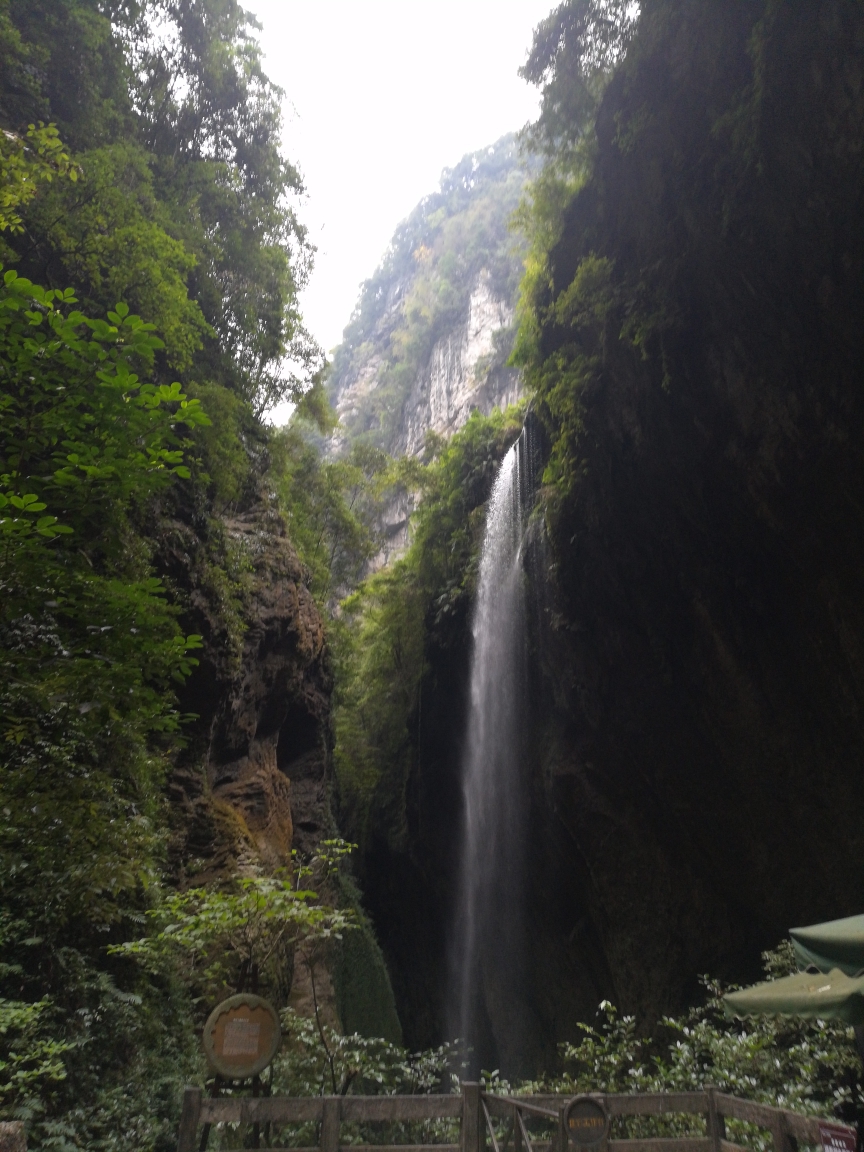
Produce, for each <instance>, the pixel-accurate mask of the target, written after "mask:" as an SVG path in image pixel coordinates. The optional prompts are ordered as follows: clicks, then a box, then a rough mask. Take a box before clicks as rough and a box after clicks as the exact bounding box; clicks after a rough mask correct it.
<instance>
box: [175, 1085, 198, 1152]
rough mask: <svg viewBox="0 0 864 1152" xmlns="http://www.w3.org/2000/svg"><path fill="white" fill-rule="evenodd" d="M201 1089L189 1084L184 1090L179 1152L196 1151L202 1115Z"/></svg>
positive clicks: (178, 1139)
mask: <svg viewBox="0 0 864 1152" xmlns="http://www.w3.org/2000/svg"><path fill="white" fill-rule="evenodd" d="M201 1095H202V1093H201V1089H200V1088H195V1087H192V1086H189V1087H187V1088H186V1089H185V1091H184V1092H183V1111H182V1112H181V1113H180V1133H179V1135H178V1137H177V1152H194V1148H195V1130H196V1128H197V1127H198V1118H199V1116H200V1115H201Z"/></svg>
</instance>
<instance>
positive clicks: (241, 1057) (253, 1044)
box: [203, 992, 282, 1080]
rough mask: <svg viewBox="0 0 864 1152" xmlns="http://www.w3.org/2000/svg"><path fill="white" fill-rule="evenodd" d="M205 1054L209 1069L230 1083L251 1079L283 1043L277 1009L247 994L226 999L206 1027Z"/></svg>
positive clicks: (208, 1018)
mask: <svg viewBox="0 0 864 1152" xmlns="http://www.w3.org/2000/svg"><path fill="white" fill-rule="evenodd" d="M203 1040H204V1051H205V1052H206V1053H207V1059H208V1061H209V1063H210V1066H211V1067H212V1068H213V1069H214V1070H215V1071H216V1072H218V1073H219V1075H220V1076H224V1077H225V1078H226V1079H228V1080H249V1079H251V1078H252V1077H253V1076H257V1075H258V1074H259V1073H261V1072H263V1071H264V1069H265V1068H266V1067H267V1065H268V1064H269V1063H270V1061H271V1060H272V1059H273V1057H274V1056H275V1055H276V1053H277V1052H278V1051H279V1045H280V1044H281V1043H282V1030H281V1028H280V1027H279V1017H278V1016H277V1014H276V1009H275V1008H274V1007H273V1005H272V1004H270V1003H269V1002H268V1001H267V1000H264V999H262V997H261V996H251V995H247V994H246V993H245V992H244V993H240V994H239V995H237V996H231V997H229V999H227V1000H223V1001H222V1003H221V1004H219V1005H218V1006H217V1007H216V1008H214V1009H213V1011H212V1012H211V1013H210V1015H209V1016H208V1017H207V1023H206V1024H205V1025H204V1036H203Z"/></svg>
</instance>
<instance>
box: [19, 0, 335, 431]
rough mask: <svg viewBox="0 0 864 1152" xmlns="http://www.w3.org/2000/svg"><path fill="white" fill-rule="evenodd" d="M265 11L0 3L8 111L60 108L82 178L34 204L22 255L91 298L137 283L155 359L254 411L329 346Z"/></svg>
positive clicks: (173, 2)
mask: <svg viewBox="0 0 864 1152" xmlns="http://www.w3.org/2000/svg"><path fill="white" fill-rule="evenodd" d="M257 27H258V26H257V24H256V23H255V21H254V19H253V18H252V17H251V16H249V15H248V14H247V13H246V12H244V11H243V9H242V8H241V7H240V6H239V4H238V3H237V2H236V0H228V2H225V0H148V2H147V3H144V4H134V5H128V6H127V5H111V6H109V8H107V9H102V8H100V7H99V6H97V5H95V4H92V3H90V0H70V2H69V3H64V4H62V5H57V4H55V3H54V2H53V0H34V2H33V3H22V2H21V0H2V4H0V51H2V52H3V53H4V54H5V57H4V69H3V70H0V77H2V79H0V126H2V127H6V128H8V129H10V130H12V131H13V133H18V134H19V135H20V133H21V132H23V131H24V130H25V128H26V124H27V123H28V122H37V121H38V120H40V119H41V120H43V121H45V120H49V119H51V120H53V121H54V122H55V123H56V125H57V127H58V129H59V131H60V134H61V136H62V137H63V139H64V140H65V141H68V142H69V145H70V157H71V160H70V161H69V163H71V164H72V165H73V166H74V167H73V169H71V171H74V172H75V173H78V172H79V171H80V177H81V178H80V180H79V182H78V184H77V185H74V186H73V185H72V184H70V183H69V182H68V181H60V182H57V181H55V182H54V183H53V184H52V185H51V186H50V188H49V189H48V191H47V194H44V193H43V194H42V195H40V196H37V197H36V198H35V199H34V200H33V201H32V203H31V204H30V205H29V206H26V207H25V206H24V205H23V204H22V210H21V213H19V214H20V215H21V219H22V227H23V232H22V233H21V234H20V236H13V237H11V238H10V246H11V248H12V249H13V250H14V254H15V257H16V258H17V259H18V260H19V262H20V270H21V271H22V272H23V273H24V274H26V275H27V276H28V277H29V278H31V279H33V280H39V281H46V280H47V281H49V282H51V280H52V279H53V278H54V277H59V278H60V279H62V280H63V281H64V282H66V283H69V282H72V283H75V284H76V285H77V286H78V290H79V295H80V296H81V299H82V301H83V302H84V304H85V307H86V308H87V309H88V310H90V311H93V312H101V311H103V310H105V309H107V308H109V307H111V306H112V305H113V303H114V301H115V300H117V299H120V298H122V299H125V300H127V301H128V302H129V304H130V305H131V306H132V307H133V308H134V309H136V310H139V311H141V312H142V313H144V314H146V315H148V316H149V317H150V319H151V320H152V321H153V322H154V323H155V324H156V325H157V328H158V330H159V331H160V333H161V334H162V336H163V337H164V338H165V340H166V344H167V348H166V351H165V357H164V359H165V361H166V364H165V365H162V363H161V362H160V368H162V367H166V368H167V371H168V372H170V373H177V372H185V374H186V378H188V379H194V378H198V379H202V378H203V379H207V380H209V381H212V382H216V383H219V384H221V385H223V386H224V387H227V388H230V389H231V390H232V391H234V392H236V393H237V394H238V395H240V396H242V397H243V398H244V399H245V400H247V401H248V402H249V403H250V404H251V405H252V407H253V409H254V411H255V412H256V414H260V413H261V412H263V411H264V410H266V409H267V408H268V407H270V406H271V405H272V404H274V403H276V402H277V401H278V400H279V399H280V398H281V397H283V396H285V395H289V394H291V395H295V396H296V395H299V393H301V392H302V391H303V390H304V389H305V387H306V386H307V384H308V382H309V379H310V377H311V376H312V374H313V373H314V371H315V369H316V368H317V367H318V366H319V365H320V362H321V353H320V350H319V349H318V348H317V346H316V345H315V343H314V341H313V340H312V339H311V338H310V337H309V335H308V333H307V332H306V330H305V329H304V327H303V324H302V320H301V317H300V315H299V311H298V306H297V294H298V292H299V291H300V289H301V288H302V286H303V284H304V283H305V281H306V279H307V277H308V274H309V271H310V268H311V258H312V248H311V246H310V245H309V243H308V240H307V237H306V232H305V229H304V228H303V226H302V224H301V223H300V222H299V220H298V218H297V214H296V201H297V197H298V195H299V193H300V192H301V191H302V184H301V180H300V176H299V174H298V172H297V170H296V169H295V168H294V167H293V166H292V165H291V164H290V163H289V162H288V161H287V160H286V159H285V158H284V156H283V155H282V154H281V150H280V136H281V111H280V97H281V92H280V91H279V89H278V88H276V87H275V86H274V85H272V84H271V83H270V81H269V80H268V79H267V77H266V76H265V75H264V73H263V71H262V68H261V52H260V47H259V45H258V42H257V40H256V38H255V30H256V28H257ZM6 65H8V66H6Z"/></svg>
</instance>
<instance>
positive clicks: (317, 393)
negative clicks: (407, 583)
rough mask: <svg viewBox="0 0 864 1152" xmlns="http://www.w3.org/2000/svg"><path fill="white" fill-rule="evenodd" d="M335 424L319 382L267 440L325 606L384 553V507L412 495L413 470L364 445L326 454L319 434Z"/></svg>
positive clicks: (295, 533) (296, 537) (292, 530)
mask: <svg viewBox="0 0 864 1152" xmlns="http://www.w3.org/2000/svg"><path fill="white" fill-rule="evenodd" d="M334 423H335V420H334V413H333V410H332V408H330V405H329V404H328V403H327V399H326V396H325V394H324V391H323V388H322V387H321V385H320V382H319V383H318V384H316V385H315V386H314V387H313V388H312V389H310V391H309V392H308V393H307V394H306V396H304V398H303V402H302V404H301V406H300V408H299V409H298V411H297V412H296V413H295V415H294V418H293V419H292V421H291V423H290V424H289V425H287V426H286V427H285V428H284V429H282V430H281V431H280V432H278V433H276V434H275V436H274V437H273V438H272V440H271V442H270V457H271V471H270V476H271V480H272V481H273V482H274V483H275V485H276V489H277V492H278V493H279V496H280V500H281V504H282V507H283V508H284V509H285V513H286V518H287V521H288V530H289V534H290V536H291V541H292V543H293V544H294V546H295V547H296V548H297V551H298V552H299V554H300V557H301V559H302V560H303V561H304V563H305V564H306V565H307V567H308V569H309V573H310V588H311V589H312V591H313V593H314V595H315V597H316V599H317V600H318V602H319V604H321V605H322V606H324V607H327V608H328V609H333V608H334V606H335V604H336V602H338V599H339V598H340V597H341V596H344V595H345V594H346V593H347V592H348V591H349V590H350V589H352V588H354V587H356V586H357V583H358V581H359V580H360V579H361V577H362V575H363V572H364V569H365V568H366V566H367V565H368V564H369V562H370V561H371V560H372V559H373V557H374V556H375V555H376V553H377V552H378V551H379V549H380V548H381V545H382V540H381V538H380V534H379V530H378V528H377V523H378V522H379V521H380V518H381V515H382V512H383V509H384V507H385V506H386V504H387V502H388V501H389V500H392V499H393V498H394V497H395V496H397V495H399V494H400V493H401V494H404V493H405V492H406V491H408V490H410V486H411V484H412V482H413V481H414V480H415V476H414V472H415V471H416V469H414V470H412V468H411V466H410V464H409V463H408V462H407V461H395V460H393V459H391V458H390V457H389V456H387V454H386V453H385V452H383V451H382V450H381V449H380V448H375V447H374V446H372V445H370V444H366V443H363V442H357V443H355V444H353V445H352V446H351V447H350V448H349V450H348V452H347V453H346V454H345V455H343V456H336V457H334V456H332V455H331V454H329V453H327V452H325V450H324V444H323V442H322V436H321V433H322V431H324V432H326V431H330V430H332V427H333V426H334Z"/></svg>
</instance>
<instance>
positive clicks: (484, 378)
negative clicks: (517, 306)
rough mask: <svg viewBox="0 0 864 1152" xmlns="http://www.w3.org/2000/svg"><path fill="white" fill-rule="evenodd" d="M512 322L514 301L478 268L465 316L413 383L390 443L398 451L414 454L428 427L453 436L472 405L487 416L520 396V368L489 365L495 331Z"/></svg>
mask: <svg viewBox="0 0 864 1152" xmlns="http://www.w3.org/2000/svg"><path fill="white" fill-rule="evenodd" d="M512 322H513V309H512V307H511V306H510V305H509V304H507V303H505V302H504V301H503V300H499V299H497V298H496V297H495V296H494V295H493V293H492V289H491V286H490V279H489V274H488V273H487V272H485V271H484V272H482V273H481V275H480V277H479V279H478V281H477V284H476V286H475V288H474V291H473V292H472V293H471V299H470V301H469V304H468V315H467V317H466V318H465V320H464V322H463V323H462V324H460V325H459V327H458V328H455V329H454V330H453V331H452V332H448V333H447V335H446V336H444V337H442V339H440V340H439V341H438V342H437V344H436V345H435V347H434V348H433V350H432V355H431V356H430V358H429V365H428V367H427V370H426V372H424V373H423V374H422V375H421V376H419V377H418V378H417V380H416V381H415V383H414V387H413V388H412V390H411V394H410V396H409V397H408V400H407V401H406V403H405V408H404V410H403V415H402V426H401V429H400V434H399V437H398V440H397V442H396V444H394V453H395V454H396V455H408V456H416V455H418V454H419V453H420V452H422V450H423V444H424V441H425V438H426V433H427V432H429V431H432V432H438V433H440V434H441V435H443V436H451V435H452V434H453V433H454V432H458V430H459V429H460V428H461V427H462V426H463V425H464V424H465V422H466V421H467V419H468V417H469V416H470V415H471V413H472V412H473V411H474V410H475V409H479V411H481V412H482V413H483V415H484V416H488V415H489V413H490V412H491V411H492V410H493V408H506V407H507V405H508V404H513V403H515V402H516V401H517V400H518V399H519V397H520V395H521V380H520V376H519V373H518V372H516V371H515V370H514V369H511V368H506V367H504V366H500V365H498V366H493V365H494V361H495V353H496V351H497V348H496V340H495V337H496V334H498V333H503V332H504V331H505V330H507V329H508V328H509V327H510V325H511V324H512Z"/></svg>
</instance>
